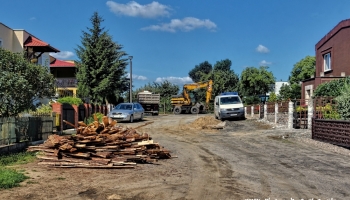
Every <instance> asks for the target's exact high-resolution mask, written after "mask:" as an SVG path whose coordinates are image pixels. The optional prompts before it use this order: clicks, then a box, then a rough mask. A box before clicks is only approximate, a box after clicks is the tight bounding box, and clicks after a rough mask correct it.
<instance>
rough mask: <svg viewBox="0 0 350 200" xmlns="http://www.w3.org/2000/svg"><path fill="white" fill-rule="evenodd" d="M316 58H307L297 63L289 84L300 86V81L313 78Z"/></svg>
mask: <svg viewBox="0 0 350 200" xmlns="http://www.w3.org/2000/svg"><path fill="white" fill-rule="evenodd" d="M315 66H316V58H315V56H306V57H305V58H303V59H301V60H300V61H299V62H297V63H296V64H295V65H294V67H293V69H292V72H291V75H290V76H289V80H288V81H289V83H290V84H291V85H292V84H299V82H300V81H303V80H305V79H309V78H311V76H312V75H315Z"/></svg>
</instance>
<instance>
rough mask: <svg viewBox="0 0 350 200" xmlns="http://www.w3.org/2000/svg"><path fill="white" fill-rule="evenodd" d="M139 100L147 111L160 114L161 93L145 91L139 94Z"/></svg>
mask: <svg viewBox="0 0 350 200" xmlns="http://www.w3.org/2000/svg"><path fill="white" fill-rule="evenodd" d="M137 102H139V103H140V104H141V105H142V107H143V109H144V110H145V113H150V114H152V115H158V114H159V104H160V94H155V93H152V92H150V91H147V90H145V91H143V92H139V93H138V94H137Z"/></svg>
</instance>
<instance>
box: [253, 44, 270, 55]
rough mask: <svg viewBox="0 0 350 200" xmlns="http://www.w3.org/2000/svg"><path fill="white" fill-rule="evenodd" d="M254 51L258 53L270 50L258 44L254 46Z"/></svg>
mask: <svg viewBox="0 0 350 200" xmlns="http://www.w3.org/2000/svg"><path fill="white" fill-rule="evenodd" d="M256 51H257V52H259V53H269V52H270V50H269V49H268V48H267V47H265V46H263V45H261V44H259V46H258V47H256Z"/></svg>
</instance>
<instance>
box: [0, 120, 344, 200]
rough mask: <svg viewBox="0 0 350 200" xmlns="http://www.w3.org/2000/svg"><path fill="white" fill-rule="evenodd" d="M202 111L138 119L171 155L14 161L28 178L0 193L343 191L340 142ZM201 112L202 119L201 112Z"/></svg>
mask: <svg viewBox="0 0 350 200" xmlns="http://www.w3.org/2000/svg"><path fill="white" fill-rule="evenodd" d="M211 118H212V116H211V115H210V120H209V117H208V116H206V115H167V116H154V117H152V116H149V117H147V118H145V121H143V122H137V123H133V124H130V123H125V124H124V125H127V126H138V125H140V124H142V123H145V122H146V121H154V123H153V124H150V125H147V126H145V127H144V128H143V129H141V130H140V131H142V132H147V133H149V134H150V135H151V136H152V138H153V140H154V141H155V142H159V143H160V144H161V145H162V146H164V147H165V148H166V149H169V150H170V151H171V152H172V153H171V155H172V156H174V157H176V158H172V159H168V160H160V161H158V165H152V164H139V165H137V167H136V168H135V169H116V170H114V169H113V170H111V169H78V168H72V169H62V168H48V167H45V166H41V165H38V164H37V163H30V164H26V165H22V166H19V167H18V168H20V169H24V170H25V171H26V175H27V176H30V177H31V178H30V179H29V180H27V181H26V182H24V183H23V184H22V187H19V188H13V189H10V190H4V191H1V193H0V199H77V200H78V199H79V200H80V199H127V200H133V199H134V200H148V199H152V200H164V199H183V200H185V199H193V200H197V199H198V200H199V199H208V200H212V199H213V200H214V199H215V200H216V199H233V200H235V199H288V200H291V199H294V200H297V199H298V200H300V199H322V200H326V199H331V198H333V199H350V197H349V195H350V191H349V186H350V171H349V169H350V162H349V161H348V160H349V158H350V157H349V152H350V151H348V150H347V149H343V148H339V147H334V146H332V145H327V144H323V143H320V142H316V141H312V140H311V139H308V137H310V131H305V130H294V131H290V130H286V129H280V128H272V127H271V126H270V125H268V124H264V123H261V122H258V121H256V120H249V119H247V120H245V121H228V122H226V126H225V128H224V129H222V130H210V129H203V125H205V124H208V123H210V122H215V123H217V121H215V120H214V119H211ZM204 119H205V120H204Z"/></svg>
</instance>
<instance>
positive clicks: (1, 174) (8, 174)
mask: <svg viewBox="0 0 350 200" xmlns="http://www.w3.org/2000/svg"><path fill="white" fill-rule="evenodd" d="M34 160H35V153H34V152H30V153H29V152H21V153H15V154H9V155H3V156H0V189H7V188H12V187H16V186H19V183H20V182H22V181H24V180H26V179H28V178H29V177H28V176H26V175H24V173H25V170H23V169H21V170H16V169H9V168H6V166H11V165H19V164H26V163H29V162H32V161H34ZM27 174H28V173H27Z"/></svg>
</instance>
